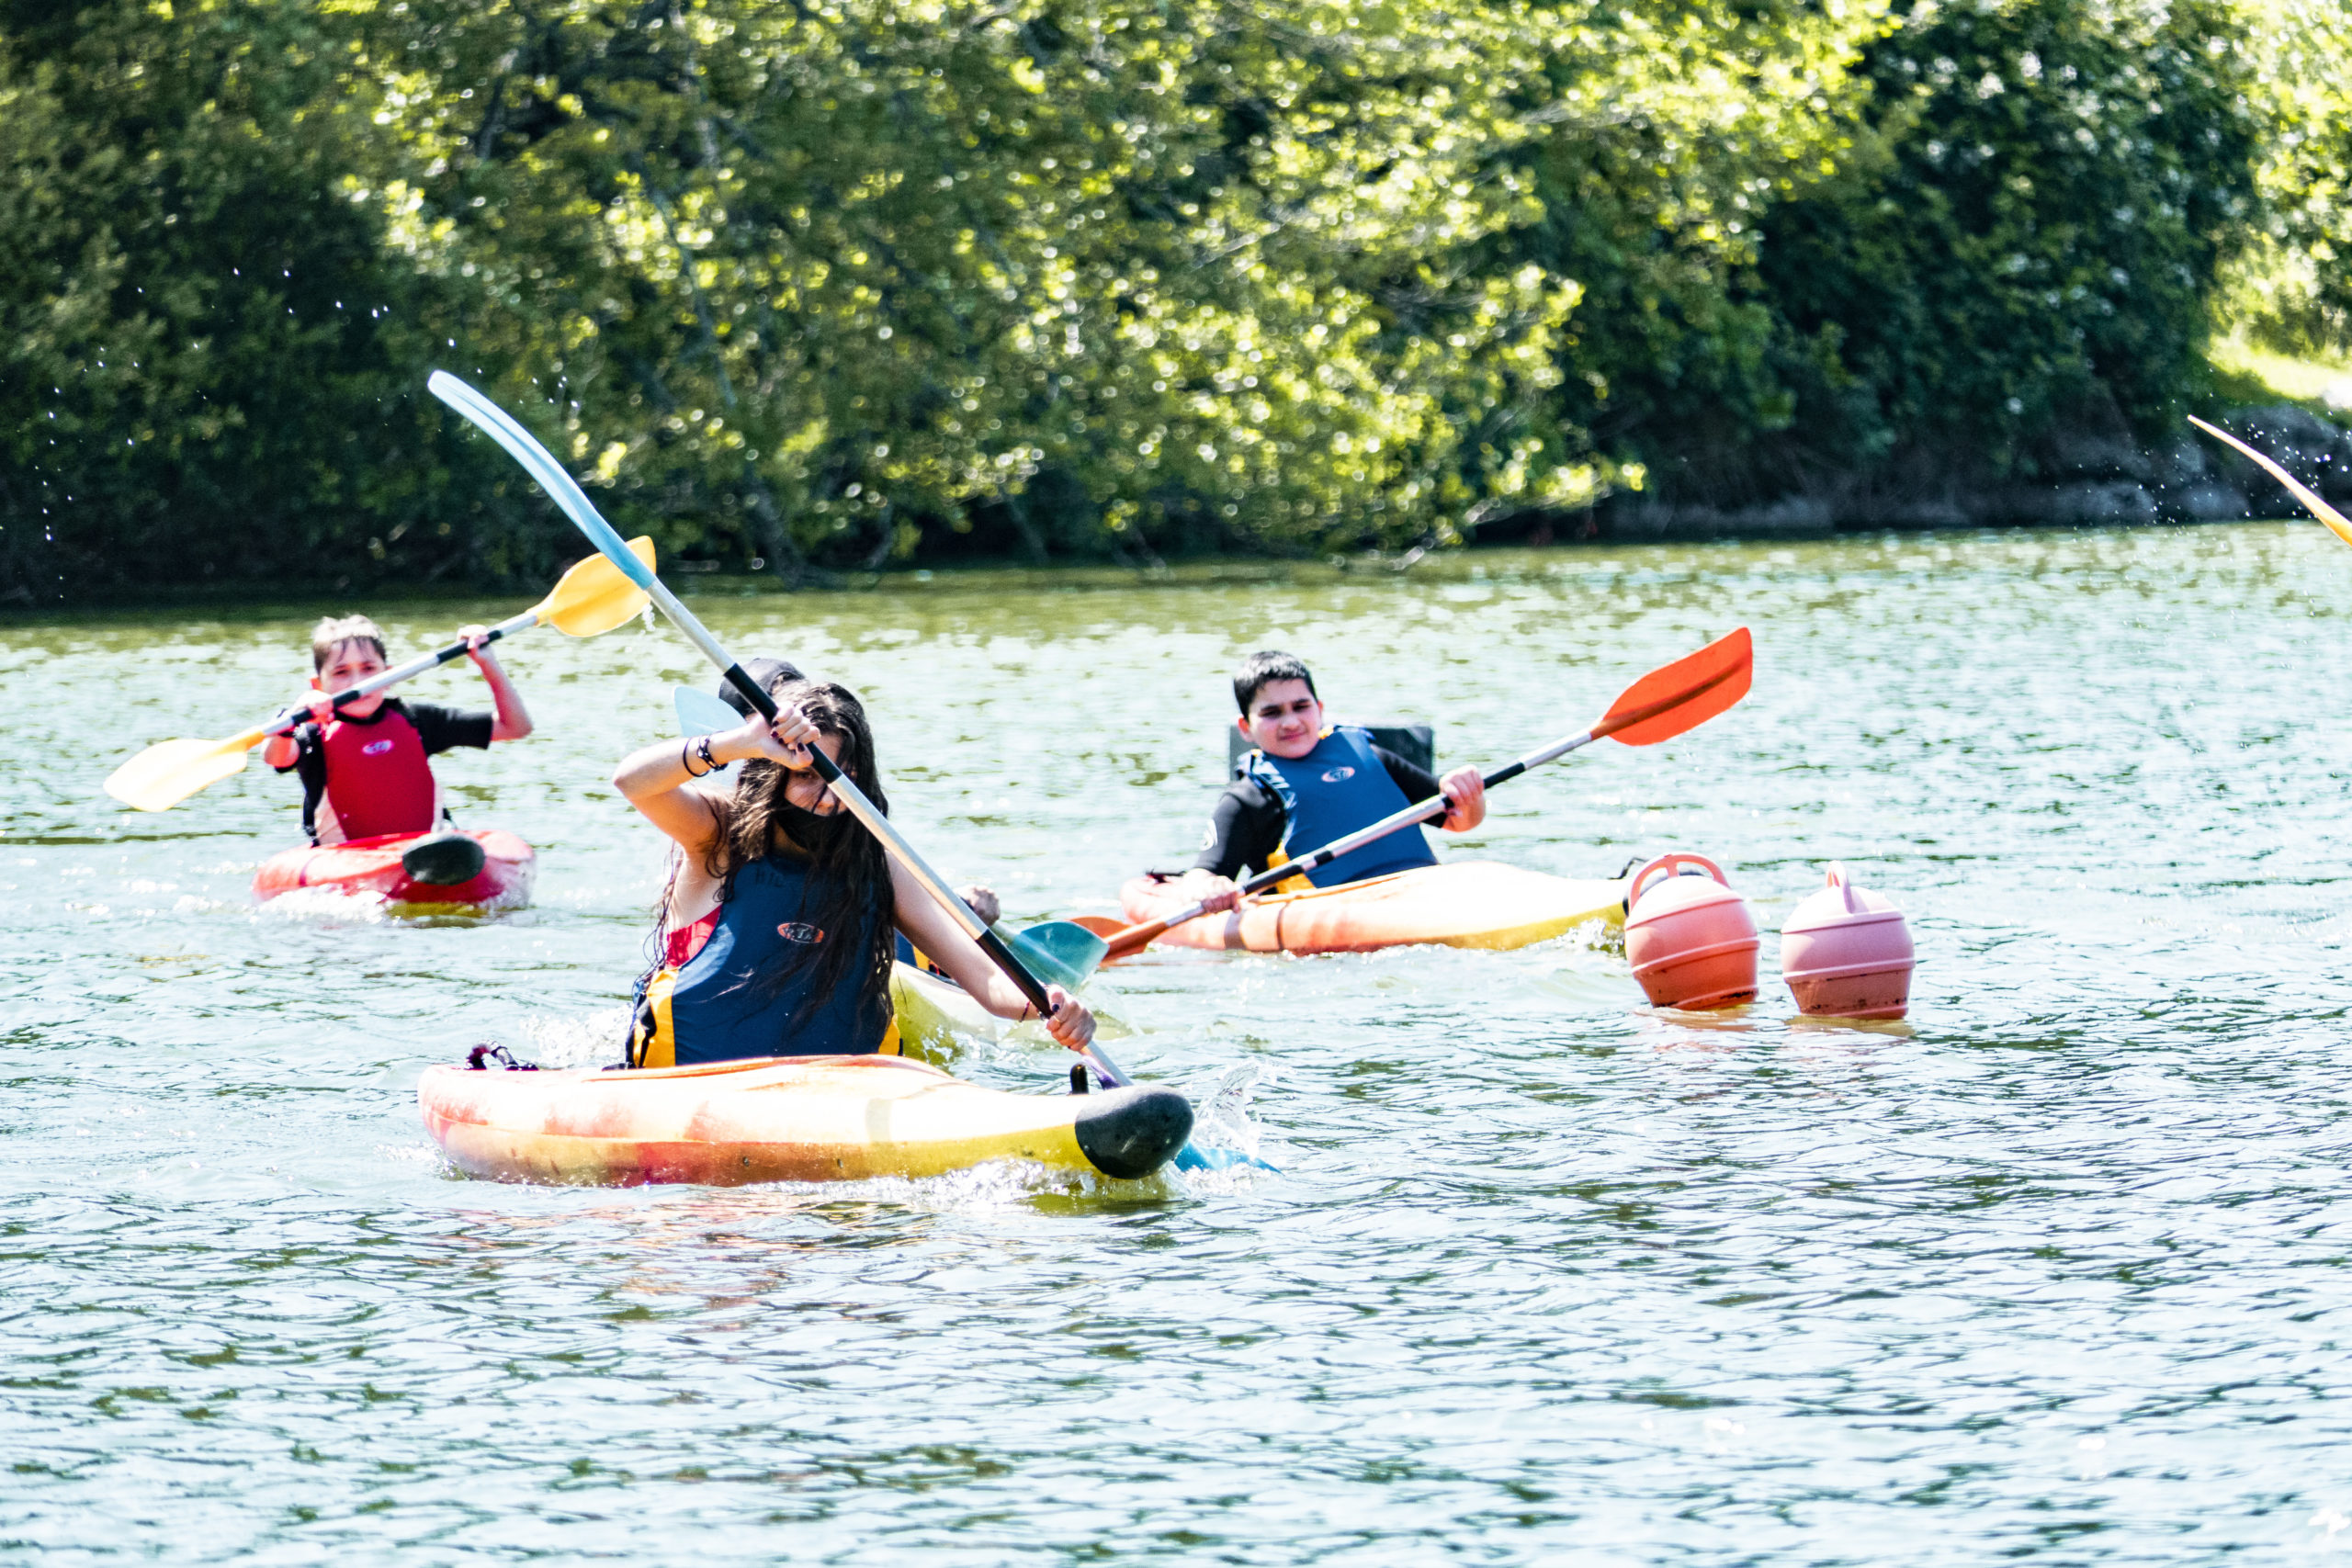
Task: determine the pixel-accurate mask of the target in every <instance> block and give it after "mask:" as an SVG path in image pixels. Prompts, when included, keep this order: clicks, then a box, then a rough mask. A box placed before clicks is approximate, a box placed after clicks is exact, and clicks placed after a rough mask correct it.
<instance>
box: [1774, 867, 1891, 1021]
mask: <svg viewBox="0 0 2352 1568" xmlns="http://www.w3.org/2000/svg"><path fill="white" fill-rule="evenodd" d="M1916 963H1917V958H1916V956H1915V955H1914V953H1913V952H1912V949H1911V931H1910V928H1909V927H1907V926H1905V924H1904V923H1903V911H1902V910H1900V909H1898V908H1895V907H1894V905H1892V904H1890V903H1888V902H1887V901H1886V900H1885V899H1883V898H1882V897H1879V896H1878V895H1877V894H1875V893H1871V892H1868V891H1866V890H1865V889H1863V888H1860V887H1857V886H1854V885H1853V884H1851V883H1849V882H1848V881H1847V880H1846V868H1845V867H1844V866H1843V865H1838V864H1833V865H1832V866H1830V868H1829V884H1828V886H1826V887H1824V888H1822V889H1821V891H1819V892H1818V893H1815V894H1814V895H1812V896H1811V897H1808V898H1806V899H1805V900H1804V902H1803V903H1802V904H1799V905H1798V906H1797V907H1796V908H1794V909H1793V910H1792V911H1790V914H1789V921H1788V924H1786V925H1784V926H1782V927H1781V975H1782V976H1784V977H1785V978H1786V979H1787V980H1788V982H1789V991H1790V993H1791V994H1792V995H1793V996H1794V997H1795V998H1796V999H1797V1010H1798V1011H1799V1012H1804V1013H1811V1014H1814V1015H1815V1016H1816V1017H1821V1018H1901V1017H1902V1016H1903V1015H1904V1013H1905V1012H1906V1011H1908V1010H1909V1009H1910V1006H1911V970H1912V967H1913V966H1914V964H1916Z"/></svg>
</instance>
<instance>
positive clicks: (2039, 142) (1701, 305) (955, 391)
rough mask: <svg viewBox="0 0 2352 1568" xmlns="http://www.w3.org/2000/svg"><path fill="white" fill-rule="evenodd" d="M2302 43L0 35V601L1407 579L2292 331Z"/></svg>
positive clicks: (1945, 26) (2145, 393)
mask: <svg viewBox="0 0 2352 1568" xmlns="http://www.w3.org/2000/svg"><path fill="white" fill-rule="evenodd" d="M2347 45H2352V24H2347V22H2346V17H2345V15H2344V13H2343V12H2342V10H2341V8H2340V7H2339V6H2336V5H2335V0H2131V3H2118V0H1687V3H1670V0H1589V3H1588V0H1423V3H1413V4H1404V3H1397V0H1253V3H1249V4H1243V3H1240V0H968V3H967V0H782V3H779V0H631V3H627V4H623V3H616V0H530V3H517V0H87V3H82V0H0V443H5V446H0V592H6V593H7V594H8V595H9V596H11V597H12V598H14V599H16V600H17V601H19V602H22V601H26V600H33V601H40V600H47V599H51V598H54V597H59V596H74V595H88V594H96V593H105V592H113V591H119V590H124V589H139V588H150V587H162V586H176V585H185V584H188V583H202V582H213V583H219V584H223V585H228V584H236V583H243V582H247V581H288V580H291V579H302V580H309V581H318V582H319V583H321V584H322V586H326V587H330V588H336V587H356V586H361V585H369V584H375V583H379V582H413V583H424V582H432V581H445V582H470V583H476V584H482V585H488V584H492V583H498V582H504V581H519V580H522V579H526V578H531V577H536V576H540V575H544V574H545V573H546V572H547V571H548V570H549V569H550V567H551V566H552V565H553V564H555V563H556V562H557V561H559V560H560V559H561V558H569V557H570V556H571V555H576V554H577V553H578V547H577V546H576V544H574V543H573V541H572V540H571V537H570V536H569V534H568V530H566V529H565V527H564V526H563V525H562V524H561V523H560V520H558V519H556V518H555V517H554V516H553V515H552V513H550V511H549V509H548V507H547V506H546V504H545V503H544V502H543V501H542V500H541V499H540V498H538V497H537V495H536V493H535V492H534V491H532V490H531V489H530V487H529V485H528V483H527V481H526V480H525V479H523V478H522V476H521V474H520V473H519V471H518V470H515V469H514V468H512V467H511V465H509V464H508V463H507V462H506V460H505V459H504V458H503V457H502V456H500V455H499V454H498V453H496V452H495V451H494V450H493V449H492V448H490V447H489V446H488V444H487V443H486V442H483V441H481V440H480V439H479V438H477V437H474V436H472V435H471V434H469V432H468V431H467V430H466V429H465V427H464V426H463V425H462V423H461V422H458V421H457V420H455V419H454V418H453V417H452V416H449V415H447V414H445V413H444V412H443V411H441V410H440V408H439V407H438V405H437V404H435V402H434V401H433V400H431V399H430V398H429V397H428V396H426V395H425V394H424V377H425V375H426V373H427V372H428V370H430V369H431V368H433V367H446V368H448V369H451V370H453V371H455V372H457V373H458V374H459V375H462V376H465V377H466V378H469V379H470V380H473V381H474V382H476V383H477V384H478V385H481V386H482V387H484V388H485V389H487V390H488V391H490V392H491V393H492V395H493V396H495V397H497V398H498V399H499V400H501V401H502V402H503V403H504V404H505V405H506V406H507V407H509V408H510V409H512V410H513V411H514V412H515V413H516V414H517V415H518V417H520V418H522V419H523V420H524V421H525V422H526V423H528V424H530V425H531V426H532V427H533V428H534V429H535V430H536V431H537V434H539V435H540V437H541V438H542V439H543V440H544V441H546V442H547V444H548V446H549V447H550V448H551V449H552V450H554V451H555V452H556V453H557V454H558V455H559V456H560V457H564V458H565V459H566V460H567V461H568V462H569V463H570V464H571V467H572V468H573V469H574V471H575V472H577V473H578V474H579V475H580V476H581V477H582V480H583V482H584V483H585V484H587V485H588V486H589V487H590V490H591V493H592V494H594V496H596V498H597V500H598V503H599V505H600V506H602V507H603V508H604V509H605V512H606V513H607V514H608V515H609V516H610V517H611V518H612V519H613V521H614V522H615V523H616V525H619V526H621V528H622V529H623V531H624V532H625V533H626V532H634V531H639V530H642V531H648V532H651V533H653V534H654V535H655V536H657V538H658V539H659V540H660V541H661V543H662V547H663V549H664V551H665V554H667V555H668V556H669V557H671V558H682V559H691V560H701V561H707V562H711V563H716V564H718V565H722V566H727V567H729V568H733V569H738V570H741V569H752V570H764V571H767V572H772V573H775V574H777V575H779V576H781V577H782V578H783V579H785V580H786V581H794V582H798V581H820V580H823V579H824V578H826V577H827V576H828V574H833V573H839V572H842V571H854V570H876V569H879V568H883V567H886V566H888V565H891V564H893V563H899V562H905V561H916V560H924V561H937V560H945V559H954V558H958V557H978V556H987V557H1000V558H1001V557H1013V558H1028V559H1035V560H1043V559H1049V558H1051V559H1060V558H1070V559H1122V560H1130V561H1135V562H1138V563H1144V562H1149V561H1153V560H1156V559H1159V558H1167V557H1170V556H1175V555H1181V554H1190V553H1197V552H1203V551H1211V550H1233V549H1245V550H1270V551H1276V552H1291V553H1308V552H1324V551H1329V550H1336V549H1346V548H1354V547H1364V546H1391V547H1393V546H1402V545H1407V544H1412V543H1422V544H1432V545H1435V544H1449V543H1453V542H1457V541H1459V540H1462V539H1464V538H1469V537H1475V536H1476V535H1477V534H1478V533H1479V531H1481V530H1482V529H1484V530H1488V531H1490V532H1491V531H1497V530H1502V529H1507V528H1510V527H1517V526H1524V525H1526V523H1527V522H1528V520H1530V519H1535V518H1574V517H1578V516H1582V515H1585V514H1587V513H1588V511H1589V509H1590V508H1591V507H1593V506H1594V505H1595V504H1596V503H1597V502H1603V501H1604V500H1605V498H1608V497H1611V496H1612V495H1613V496H1625V495H1630V494H1635V493H1642V494H1648V495H1667V496H1674V497H1684V498H1693V497H1695V498H1701V499H1704V500H1707V501H1710V502H1722V503H1738V502H1758V501H1769V500H1770V499H1771V498H1772V497H1774V496H1776V495H1779V494H1782V493H1786V492H1788V491H1790V490H1792V488H1797V487H1801V486H1803V485H1804V484H1805V483H1807V482H1811V481H1813V480H1816V479H1818V478H1819V476H1821V475H1823V474H1825V473H1843V474H1861V475H1868V474H1871V473H1873V472H1880V473H1884V474H1888V475H1901V474H1903V473H1905V472H1917V471H1920V469H1921V466H1922V465H1927V466H1929V467H1933V468H1938V469H1939V471H1944V472H1958V473H1981V474H1985V475H1988V476H1995V477H2003V476H2014V475H2027V476H2030V475H2032V474H2034V473H2036V472H2038V471H2041V469H2043V468H2047V467H2049V465H2050V464H2051V463H2052V460H2053V459H2052V457H2051V451H2052V446H2051V441H2052V432H2053V431H2056V430H2058V429H2060V428H2062V427H2064V426H2065V425H2066V424H2067V423H2069V422H2076V423H2079V422H2082V421H2086V420H2088V421H2091V422H2094V423H2106V424H2111V425H2116V426H2119V427H2122V428H2129V429H2132V430H2136V431H2139V432H2141V433H2143V434H2147V435H2150V436H2153V435H2154V434H2155V433H2157V432H2159V431H2161V430H2162V429H2164V428H2165V427H2167V426H2168V424H2170V423H2171V422H2173V421H2175V420H2176V419H2177V413H2178V412H2179V409H2180V408H2181V406H2182V404H2183V402H2184V401H2185V400H2188V401H2193V400H2196V399H2198V398H2199V397H2200V396H2202V395H2204V392H2203V389H2204V386H2205V378H2206V374H2207V373H2206V370H2205V362H2204V359H2203V349H2204V347H2205V345H2206V343H2207V340H2208V338H2209V336H2210V334H2211V333H2212V332H2213V331H2214V330H2215V327H2216V323H2217V322H2218V321H2222V320H2223V319H2224V318H2227V319H2229V320H2230V321H2233V323H2236V324H2239V325H2242V326H2243V327H2244V328H2245V330H2247V331H2251V332H2253V333H2256V334H2257V335H2258V336H2260V337H2261V338H2262V339H2263V340H2264V341H2266V342H2270V343H2274V344H2281V345H2286V346H2292V347H2296V348H2298V349H2301V350H2302V351H2305V352H2312V351H2319V352H2340V351H2342V350H2343V349H2344V348H2345V347H2346V340H2347V311H2352V274H2347V273H2346V270H2345V268H2344V267H2343V265H2342V264H2341V256H2342V254H2343V248H2344V247H2345V246H2346V243H2347V240H2352V236H2347V234H2346V229H2347V226H2352V208H2348V207H2347V205H2346V190H2345V182H2346V168H2347V164H2348V163H2352V111H2348V110H2347V99H2346V89H2345V88H2344V87H2343V86H2342V85H2341V84H2342V82H2343V81H2344V79H2345V77H2346V65H2347V63H2352V47H2347Z"/></svg>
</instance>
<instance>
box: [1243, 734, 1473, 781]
mask: <svg viewBox="0 0 2352 1568" xmlns="http://www.w3.org/2000/svg"><path fill="white" fill-rule="evenodd" d="M1343 722H1344V721H1343ZM1363 728H1366V729H1369V730H1371V731H1372V743H1373V744H1374V746H1380V747H1385V748H1386V749H1387V750H1391V751H1394V752H1396V753H1397V755H1398V756H1399V757H1402V758H1404V759H1405V761H1408V762H1410V763H1412V764H1413V766H1415V767H1417V768H1425V769H1427V770H1428V771H1429V772H1430V773H1435V772H1437V731H1436V730H1434V729H1432V728H1430V727H1429V726H1428V725H1426V724H1367V725H1365V726H1364V727H1363ZM1249 754H1250V742H1249V740H1248V739H1246V738H1245V737H1244V736H1243V735H1242V733H1241V731H1240V730H1239V729H1238V728H1229V729H1227V731H1226V732H1225V776H1226V781H1227V783H1231V782H1232V781H1233V780H1234V779H1235V778H1237V777H1238V776H1239V774H1240V772H1241V759H1242V758H1244V757H1246V756H1248V755H1249Z"/></svg>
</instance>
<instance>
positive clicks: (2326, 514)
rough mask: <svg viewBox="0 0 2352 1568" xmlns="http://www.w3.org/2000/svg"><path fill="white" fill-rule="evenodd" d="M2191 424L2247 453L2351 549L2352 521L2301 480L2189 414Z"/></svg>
mask: <svg viewBox="0 0 2352 1568" xmlns="http://www.w3.org/2000/svg"><path fill="white" fill-rule="evenodd" d="M2188 423H2191V424H2193V425H2195V426H2196V427H2197V428H2198V429H2199V430H2201V431H2203V432H2204V433H2205V434H2208V435H2210V436H2211V437H2213V439H2214V440H2216V441H2226V442H2228V443H2229V444H2230V445H2231V446H2234V447H2236V448H2237V449H2238V450H2239V451H2241V452H2243V453H2245V455H2246V456H2247V457H2251V458H2253V459H2254V460H2255V461H2256V463H2258V464H2260V465H2261V466H2262V471H2263V472H2264V473H2267V474H2268V475H2269V476H2270V477H2271V478H2272V479H2277V480H2278V482H2279V483H2280V484H2282V485H2285V486H2286V487H2287V491H2288V493H2289V494H2290V495H2292V496H2293V497H2294V498H2295V499H2296V500H2297V501H2300V502H2302V503H2303V504H2304V505H2305V506H2308V507H2310V508H2311V509H2312V516H2314V517H2316V518H2318V519H2319V520H2320V521H2321V522H2323V523H2324V524H2326V525H2327V526H2328V529H2329V531H2330V532H2331V533H2333V534H2334V535H2335V536H2336V537H2337V538H2339V539H2341V540H2343V541H2344V542H2345V543H2346V544H2347V545H2352V519H2347V518H2346V516H2345V515H2344V513H2341V512H2338V511H2336V510H2335V508H2334V507H2333V506H2330V505H2329V504H2328V503H2327V502H2324V501H2323V500H2321V499H2320V495H2319V492H2318V491H2315V490H2313V489H2312V488H2311V487H2310V486H2309V485H2307V484H2305V483H2303V482H2302V480H2301V479H2297V478H2296V477H2295V476H2294V475H2292V474H2290V473H2289V472H2288V471H2287V470H2286V469H2285V468H2280V467H2279V466H2278V464H2277V463H2274V462H2272V461H2271V460H2270V459H2269V458H2267V457H2264V456H2263V455H2262V454H2261V453H2259V452H2257V451H2256V450H2255V449H2254V448H2253V447H2251V446H2247V445H2246V444H2245V442H2243V441H2241V440H2239V439H2238V438H2237V437H2236V436H2234V435H2232V434H2230V433H2229V432H2228V431H2226V430H2222V429H2221V428H2220V427H2218V426H2216V425H2211V424H2208V423H2205V422H2204V421H2203V420H2201V419H2199V418H2198V417H2197V416H2196V415H2195V414H2190V415H2189V416H2188Z"/></svg>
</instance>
